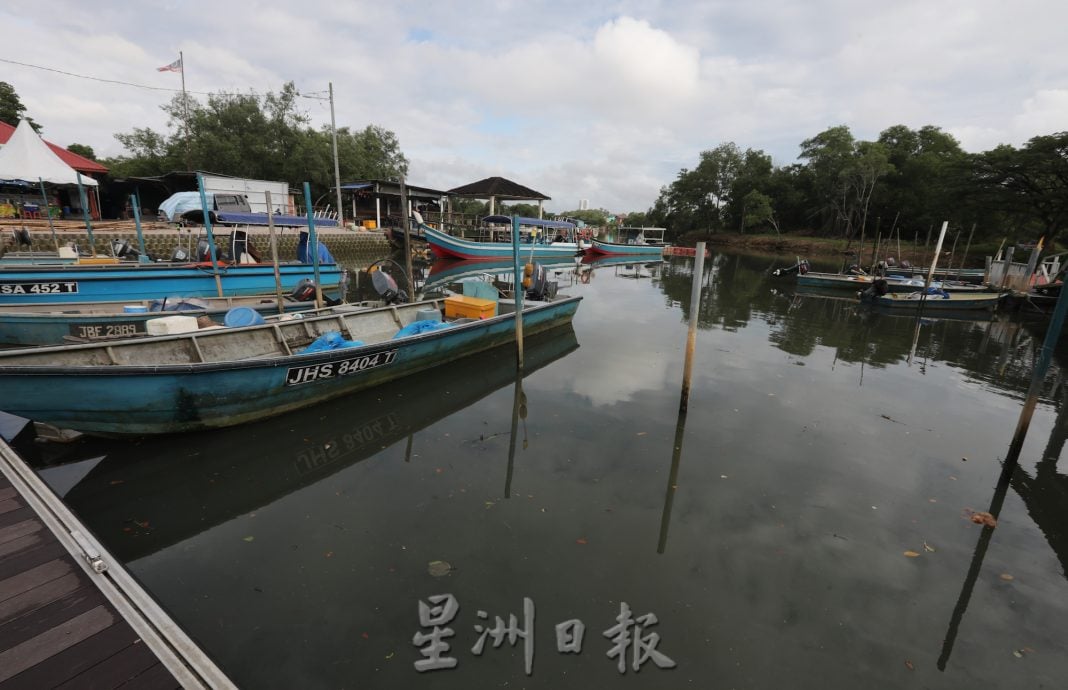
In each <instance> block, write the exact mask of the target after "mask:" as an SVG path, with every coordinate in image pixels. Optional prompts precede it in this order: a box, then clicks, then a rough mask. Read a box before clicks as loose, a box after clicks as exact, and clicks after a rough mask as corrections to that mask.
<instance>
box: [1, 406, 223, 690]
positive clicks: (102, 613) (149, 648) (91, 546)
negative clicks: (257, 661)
mask: <svg viewBox="0 0 1068 690" xmlns="http://www.w3.org/2000/svg"><path fill="white" fill-rule="evenodd" d="M12 419H14V420H15V421H16V422H18V423H26V422H25V420H18V418H12V417H11V416H10V415H6V418H5V416H3V414H2V413H0V427H3V431H4V433H3V435H2V436H0V690H9V689H10V688H32V689H34V690H36V689H37V688H78V689H81V688H126V689H134V688H137V689H139V688H147V689H149V690H155V689H156V688H196V689H201V688H214V689H218V690H230V689H231V688H235V687H236V686H234V684H233V682H232V681H231V680H230V679H229V678H227V677H226V674H225V673H223V672H222V670H221V669H219V668H218V667H217V666H216V665H215V664H214V663H213V662H212V661H211V659H210V658H208V656H207V655H206V654H204V652H203V651H201V649H200V648H199V647H197V645H196V644H195V643H194V642H193V640H191V639H190V638H189V636H188V635H186V634H185V632H183V631H182V629H181V628H179V627H178V625H177V624H176V623H175V622H174V621H173V620H171V618H170V617H169V616H168V615H167V614H166V613H165V612H164V611H163V609H161V608H160V607H159V604H157V603H156V602H155V600H153V599H152V597H151V596H149V594H148V593H147V592H145V591H144V589H143V588H142V587H141V586H140V584H138V583H137V582H136V581H135V580H134V579H133V577H132V576H131V575H130V574H129V573H128V572H126V569H125V568H123V566H122V564H121V563H119V562H118V561H117V560H116V559H115V558H114V557H112V556H111V554H109V553H107V550H106V549H105V548H104V547H103V546H101V545H100V544H99V543H98V542H97V541H96V539H95V538H94V537H93V536H92V535H91V534H90V533H89V532H88V530H86V528H85V527H84V526H83V525H82V524H81V522H79V521H78V519H77V518H76V517H75V516H74V514H73V513H71V512H70V510H69V509H68V508H67V507H66V506H65V505H64V504H63V502H62V501H61V500H60V499H59V498H58V497H56V495H55V494H54V493H53V492H52V491H51V490H50V489H49V488H48V487H47V486H46V485H45V484H44V482H43V481H41V479H40V477H38V476H37V475H36V474H34V472H33V470H31V469H30V468H29V467H28V466H27V465H26V463H25V462H23V460H22V459H21V458H20V457H19V456H18V455H17V454H16V453H15V452H14V451H13V450H12V449H11V447H10V446H8V444H7V443H6V442H5V441H4V438H14V436H17V435H20V434H22V433H23V432H22V431H19V430H18V423H16V424H15V425H14V428H12V425H11V424H10V422H11V420H12ZM24 430H25V427H24V428H23V431H24Z"/></svg>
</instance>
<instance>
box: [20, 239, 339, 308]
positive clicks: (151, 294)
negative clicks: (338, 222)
mask: <svg viewBox="0 0 1068 690" xmlns="http://www.w3.org/2000/svg"><path fill="white" fill-rule="evenodd" d="M319 246H320V247H322V246H323V245H322V244H321V243H320V245H319ZM343 273H344V272H343V271H342V269H341V268H340V267H338V266H337V265H336V264H326V265H321V266H320V267H319V280H320V285H321V286H322V288H323V290H324V291H325V292H326V293H328V294H331V295H332V296H335V297H336V296H339V295H338V293H339V292H340V288H341V283H342V275H343ZM279 275H280V278H281V283H282V290H283V291H285V292H289V291H292V290H293V289H294V288H295V287H296V286H297V284H298V283H300V282H301V281H302V280H305V279H313V278H314V270H313V267H312V266H311V265H310V264H305V263H289V262H287V263H283V264H280V265H279ZM216 278H218V282H217V281H216ZM274 291H275V279H274V266H272V265H271V264H235V265H219V266H218V268H217V269H213V268H212V265H211V264H210V263H207V264H205V263H189V264H133V263H130V264H114V265H104V266H81V265H68V266H60V265H56V266H17V267H16V266H0V306H3V305H7V304H29V303H34V302H37V303H49V304H54V303H59V302H106V301H112V300H115V299H117V298H121V299H126V300H131V301H138V300H146V299H149V300H150V299H162V298H164V297H167V296H169V295H182V296H184V297H219V296H227V295H229V296H235V295H264V294H271V293H273V292H274Z"/></svg>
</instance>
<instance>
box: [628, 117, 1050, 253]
mask: <svg viewBox="0 0 1068 690" xmlns="http://www.w3.org/2000/svg"><path fill="white" fill-rule="evenodd" d="M799 158H800V159H801V160H802V161H803V162H802V163H797V164H793V165H787V166H783V167H778V168H776V167H774V166H773V165H772V163H771V158H770V157H769V156H768V155H767V154H765V153H764V152H762V151H754V150H752V149H747V150H745V151H744V152H743V151H742V150H741V149H739V148H738V147H737V146H736V145H735V144H733V143H726V144H721V145H719V146H717V147H716V148H714V149H712V150H709V151H703V152H701V154H700V157H699V163H698V165H697V167H696V168H695V169H693V170H688V169H683V170H681V171H679V174H678V176H677V177H676V179H675V180H674V181H673V182H672V183H671V184H670V185H668V186H666V187H664V188H662V189H661V191H660V196H659V198H658V199H657V200H656V202H655V204H654V205H653V207H652V208H650V209H649V210H648V211H647V212H646V213H645V214H642V216H643V220H645V221H647V222H646V223H645V224H649V225H660V226H664V227H666V228H668V231H669V235H670V236H673V237H675V238H677V239H678V238H683V237H686V238H689V239H691V240H692V239H696V238H702V237H711V236H713V235H717V234H719V235H720V236H721V237H722V235H723V233H734V234H744V233H774V236H775V237H778V236H779V235H780V233H788V234H790V235H793V236H802V237H821V238H842V239H844V240H845V244H846V246H847V247H848V246H849V245H851V244H853V243H854V242H856V241H859V240H860V238H861V237H862V236H865V235H866V237H867V238H868V240H869V241H873V240H874V239H875V237H876V236H877V235H878V234H882V235H883V236H884V237H886V236H888V235H889V234H890V232H891V230H893V232H894V233H895V236H896V235H897V234H900V237H901V241H902V243H903V245H904V244H905V243H908V244H911V245H921V246H922V245H923V244H925V243H926V237H927V235H928V233H930V232H931V230H932V229H934V230H935V231H937V228H938V226H939V225H940V224H941V222H942V221H943V220H948V221H949V222H950V225H951V226H952V227H954V228H958V229H959V228H968V229H970V228H971V226H972V225H973V224H974V225H975V228H976V230H975V241H976V242H994V243H995V244H996V243H997V241H998V239H1000V238H1002V237H1005V236H1008V237H1009V238H1010V240H1015V241H1029V240H1030V241H1033V240H1037V239H1038V238H1039V237H1045V239H1046V244H1047V246H1049V245H1051V244H1052V243H1053V242H1054V241H1055V240H1056V238H1057V235H1058V234H1059V232H1060V230H1061V229H1062V227H1063V226H1064V225H1065V222H1066V221H1068V132H1060V133H1057V134H1052V135H1048V136H1038V137H1035V138H1033V139H1031V140H1030V141H1029V142H1027V144H1025V145H1024V146H1023V147H1021V148H1019V149H1017V148H1014V147H1012V146H1008V145H1002V146H999V147H997V148H995V149H993V150H992V151H986V152H983V153H977V154H969V153H966V152H964V151H963V150H962V149H961V148H960V144H959V143H958V142H957V141H956V139H954V138H953V137H952V136H951V135H949V134H947V133H945V132H943V131H941V130H940V129H939V128H938V127H932V126H926V127H922V128H920V129H918V130H911V129H909V128H908V127H906V126H904V125H895V126H893V127H890V128H888V129H886V130H884V131H883V132H882V133H881V134H880V135H879V137H878V139H876V140H875V141H858V140H856V139H855V138H854V137H853V135H852V133H851V132H850V131H849V128H848V127H846V126H844V125H839V126H836V127H831V128H830V129H827V130H826V131H824V132H821V133H819V134H817V135H816V136H814V137H812V138H811V139H806V140H805V141H803V142H802V143H801V153H800V156H799ZM637 215H638V214H631V217H629V218H628V219H627V221H626V222H627V224H628V225H634V224H636V223H635V222H633V221H632V220H631V218H633V217H634V216H637ZM869 246H870V245H869Z"/></svg>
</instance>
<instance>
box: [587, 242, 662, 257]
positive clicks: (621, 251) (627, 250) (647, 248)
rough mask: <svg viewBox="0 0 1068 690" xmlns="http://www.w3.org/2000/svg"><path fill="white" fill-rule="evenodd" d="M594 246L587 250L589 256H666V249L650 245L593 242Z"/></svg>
mask: <svg viewBox="0 0 1068 690" xmlns="http://www.w3.org/2000/svg"><path fill="white" fill-rule="evenodd" d="M592 242H593V246H592V247H590V248H589V249H587V250H586V253H587V254H593V255H597V256H651V257H659V256H663V255H664V247H663V246H657V245H648V244H618V243H616V242H602V241H600V240H597V239H595V240H592Z"/></svg>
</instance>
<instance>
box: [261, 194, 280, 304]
mask: <svg viewBox="0 0 1068 690" xmlns="http://www.w3.org/2000/svg"><path fill="white" fill-rule="evenodd" d="M264 194H266V195H267V232H268V233H270V236H271V262H272V263H274V292H275V296H276V297H277V299H278V313H279V314H282V313H284V312H285V307H284V306H282V299H283V298H282V272H281V270H280V269H279V268H278V239H277V238H276V237H275V234H274V206H273V205H272V203H271V190H269V189H268V190H266V191H265V192H264Z"/></svg>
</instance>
